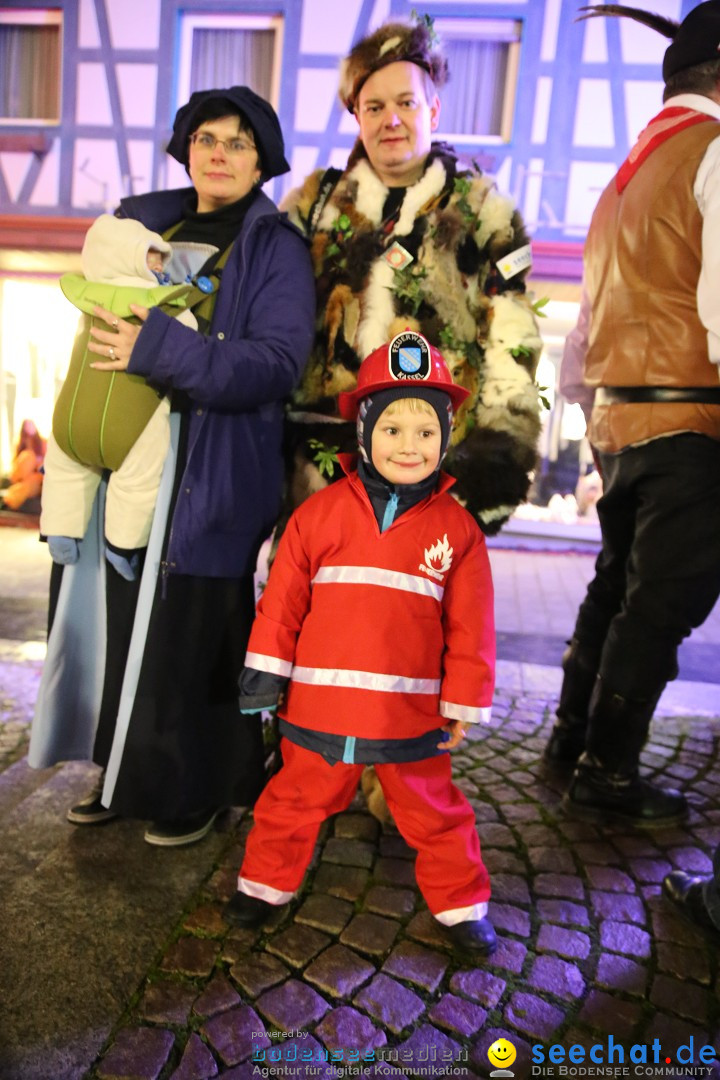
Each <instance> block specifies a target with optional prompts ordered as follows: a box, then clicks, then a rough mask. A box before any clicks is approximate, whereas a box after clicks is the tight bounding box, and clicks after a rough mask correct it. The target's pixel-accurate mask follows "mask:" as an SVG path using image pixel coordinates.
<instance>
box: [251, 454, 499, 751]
mask: <svg viewBox="0 0 720 1080" xmlns="http://www.w3.org/2000/svg"><path fill="white" fill-rule="evenodd" d="M452 484H453V480H452V478H451V477H449V476H447V475H445V474H441V480H440V483H439V485H438V489H437V490H436V491H435V492H433V494H432V495H430V496H429V498H427V499H425V500H423V501H422V502H419V503H417V504H416V505H415V506H413V507H411V508H410V509H409V510H407V511H406V512H405V513H403V514H402V515H401V516H400V517H398V518H397V519H396V520H395V521H394V522H393V524H392V525H391V526H390V527H389V528H388V529H386V530H385V531H384V532H383V533H381V532H380V529H379V527H378V524H377V521H376V519H375V515H374V513H373V510H372V507H371V504H370V500H369V498H368V496H367V493H366V491H365V488H364V487H363V484H362V482H361V481H360V479H359V477H358V475H357V472H351V473H350V474H349V475H348V476H347V477H345V478H344V479H342V480H340V481H338V482H337V483H335V484H331V485H330V486H329V487H328V488H326V489H324V490H323V491H320V492H318V493H317V494H315V495H313V496H312V497H311V498H310V499H308V500H307V501H306V502H304V503H303V504H302V505H301V506H300V507H299V509H298V510H296V511H295V513H294V514H293V516H292V518H291V519H290V522H289V524H288V527H287V529H286V531H285V533H284V535H283V538H282V540H281V542H280V545H279V548H278V553H277V558H276V559H275V562H274V564H273V567H272V572H271V574H270V578H269V581H268V584H267V587H266V589H265V591H264V593H263V596H262V599H261V601H260V604H259V606H258V615H257V618H256V620H255V623H254V626H253V630H252V634H251V636H250V642H249V645H248V653H247V656H246V658H245V664H246V666H247V667H249V668H253V669H256V670H259V671H266V672H270V673H272V674H275V675H280V676H285V677H289V678H290V683H289V685H288V692H287V697H286V701H285V704H284V706H283V707H282V708H281V709H280V715H281V716H282V717H284V718H285V719H287V720H288V721H289V722H290V723H292V724H295V725H297V726H299V727H304V728H309V729H311V730H315V731H323V732H329V733H332V734H337V735H347V736H356V737H362V738H367V739H384V738H387V739H406V738H412V737H414V736H418V735H422V734H424V733H425V732H427V731H431V730H432V729H433V728H436V727H437V726H438V722H439V721H438V717H439V716H442V717H445V718H447V719H458V720H463V721H466V722H477V721H480V720H488V719H489V716H490V705H491V701H492V693H493V685H494V676H495V630H494V619H493V588H492V578H491V573H490V563H489V560H488V555H487V549H486V547H485V540H484V537H483V535H482V533H481V532H480V529H479V528H478V526H477V525H476V524H475V522H474V520H473V519H472V517H471V516H470V514H469V513H468V512H467V511H466V510H464V509H463V508H462V507H461V506H460V505H459V504H458V503H457V502H456V501H455V499H453V498H452V497H451V496H450V495H448V494H447V489H448V488H449V487H450V486H451V485H452Z"/></svg>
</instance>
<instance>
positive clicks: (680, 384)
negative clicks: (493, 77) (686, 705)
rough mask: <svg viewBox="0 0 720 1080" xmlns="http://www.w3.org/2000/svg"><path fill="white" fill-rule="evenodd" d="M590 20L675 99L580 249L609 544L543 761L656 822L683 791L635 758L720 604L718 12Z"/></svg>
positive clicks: (590, 804)
mask: <svg viewBox="0 0 720 1080" xmlns="http://www.w3.org/2000/svg"><path fill="white" fill-rule="evenodd" d="M586 10H589V11H590V14H591V15H627V16H630V17H631V18H633V19H637V20H638V21H640V22H643V23H646V24H647V25H650V26H652V27H654V28H655V29H657V30H659V31H660V32H661V33H663V34H665V35H666V36H668V37H670V38H672V44H671V45H670V46H669V48H668V49H667V51H666V53H665V58H664V62H663V78H664V80H665V92H664V102H665V107H664V108H663V110H662V111H661V112H660V113H659V115H658V116H656V117H655V118H654V119H653V120H651V121H650V123H649V124H648V126H647V127H646V128H645V130H644V131H643V132H642V133H641V135H640V137H639V139H638V141H637V143H636V144H635V146H634V147H633V149H632V150H631V151H630V154H629V155H628V158H627V160H626V161H625V163H624V164H623V165H622V166H621V168H620V170H619V172H618V173H617V175H616V176H615V178H614V179H613V180H612V181H611V182H610V184H609V185H608V187H607V188H606V189H605V191H604V192H603V193H602V195H601V196H600V200H599V202H598V205H597V208H596V210H595V213H594V215H593V218H592V222H591V224H590V230H589V233H588V238H587V244H586V247H585V285H586V293H587V305H586V310H585V311H584V312H583V313H582V320H583V321H584V322H585V324H586V331H585V337H586V347H585V357H584V376H585V382H586V383H587V384H588V385H589V386H590V387H592V388H594V403H593V409H592V414H591V419H590V431H589V435H590V440H591V442H592V444H593V447H594V450H595V453H596V458H597V461H598V463H599V467H600V469H601V471H602V474H603V484H604V495H603V497H602V498H601V499H600V500H599V502H598V504H597V511H598V517H599V520H600V526H601V530H602V550H601V553H600V556H599V558H598V561H597V564H596V574H595V577H594V579H593V581H592V582H591V583H590V585H589V586H588V591H587V596H586V597H585V600H584V601H583V603H582V605H581V607H580V611H579V614H578V618H577V622H576V625H575V630H574V633H573V639H572V641H571V643H570V647H569V649H568V651H567V653H566V655H565V658H564V663H563V667H564V670H565V677H564V681H563V686H562V691H561V695H560V703H559V706H558V711H557V716H558V720H557V723H556V726H555V730H554V732H553V735H552V738H551V741H550V744H549V746H548V747H547V749H546V757H547V758H549V759H550V760H551V761H552V762H555V763H565V764H573V763H575V761H577V768H576V771H575V773H574V776H573V779H572V781H571V784H570V789H569V792H568V796H567V802H568V804H569V806H570V807H572V808H573V809H574V811H575V812H576V813H579V814H581V815H583V816H585V817H590V818H593V819H597V820H600V821H603V822H604V821H606V820H610V819H618V820H621V821H625V822H630V823H632V824H636V825H644V826H646V827H652V826H655V827H661V826H663V825H666V824H668V823H671V822H673V821H677V820H678V819H680V818H681V817H682V816H683V815H684V814H685V812H686V804H685V799H684V797H683V796H682V795H681V794H679V793H678V792H677V791H672V790H668V789H665V788H663V787H661V786H660V785H655V784H650V783H649V782H648V781H646V780H644V779H642V778H641V777H640V775H639V773H638V762H639V759H640V753H641V751H642V749H643V746H644V745H645V741H646V739H647V734H648V730H649V726H650V722H651V719H652V715H653V711H654V708H655V705H656V704H657V701H658V699H659V697H660V695H661V693H662V691H663V689H664V688H665V685H666V683H667V682H668V681H669V680H671V679H674V678H675V677H676V676H677V674H678V666H677V650H678V646H679V644H680V642H681V641H682V640H683V638H685V637H686V636H687V635H688V634H689V633H690V632H691V630H692V629H693V628H695V627H697V626H700V625H701V623H702V622H704V620H705V619H706V618H707V616H708V615H709V614H710V612H711V611H712V609H713V606H714V605H715V602H716V600H717V598H718V595H719V594H720V545H719V544H718V536H720V380H719V378H718V365H719V364H720V260H719V258H718V236H720V53H719V51H718V50H719V49H720V2H719V0H711V2H709V3H703V4H700V5H699V6H698V7H696V8H694V9H693V10H692V11H691V12H690V13H689V14H688V15H687V17H686V18H685V19H684V21H683V22H682V23H681V24H678V23H676V22H673V21H671V20H669V19H665V18H662V17H661V16H658V15H651V14H649V13H647V12H643V11H639V10H638V9H636V8H626V7H621V6H620V5H617V4H598V5H593V7H592V8H590V9H586ZM586 17H589V16H586ZM583 751H584V752H583ZM581 752H582V756H580V757H579V760H577V759H578V756H579V755H580V754H581Z"/></svg>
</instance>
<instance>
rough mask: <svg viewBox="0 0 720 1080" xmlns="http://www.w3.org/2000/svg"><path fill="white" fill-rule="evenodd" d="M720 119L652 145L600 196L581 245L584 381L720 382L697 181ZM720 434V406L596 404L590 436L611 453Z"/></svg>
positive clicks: (628, 383) (645, 383) (593, 383)
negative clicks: (706, 299)
mask: <svg viewBox="0 0 720 1080" xmlns="http://www.w3.org/2000/svg"><path fill="white" fill-rule="evenodd" d="M718 135H720V124H719V123H718V121H716V120H713V119H712V118H708V122H707V123H700V124H697V125H696V126H694V127H690V128H686V129H685V130H684V131H680V132H677V133H676V134H674V135H672V136H671V137H670V138H669V139H667V140H666V141H665V142H664V143H662V144H661V145H660V146H659V147H657V148H656V149H655V150H654V151H653V152H652V153H651V154H650V157H649V158H648V159H647V161H646V162H644V164H642V165H641V166H640V168H639V169H638V171H637V173H636V174H635V176H634V177H633V178H632V179H631V180H630V182H629V184H628V185H627V187H626V188H625V189H624V190H623V192H622V193H621V194H619V193H618V191H617V188H616V185H615V180H614V179H613V180H612V181H611V182H610V184H609V185H608V186H607V187H606V188H605V191H604V192H603V193H602V195H601V196H600V201H599V203H598V205H597V208H596V210H595V213H594V215H593V219H592V222H591V224H590V231H589V233H588V238H587V244H586V247H585V281H586V287H587V290H588V295H589V297H590V303H591V308H592V325H591V330H590V341H589V348H588V353H587V357H586V361H585V381H586V382H587V383H588V384H589V385H590V386H680V387H688V386H715V387H717V386H720V378H719V374H718V365H717V364H713V363H711V362H710V360H709V359H708V346H707V332H706V330H705V328H704V326H703V325H702V323H701V322H700V319H699V317H698V313H697V284H698V280H699V277H700V252H701V232H702V216H701V214H700V211H699V210H698V206H697V203H696V201H695V198H694V196H693V183H694V180H695V175H696V173H697V170H698V167H699V165H700V162H701V161H702V159H703V157H704V155H705V151H706V150H707V148H708V146H709V144H710V143H711V142H712V140H713V139H715V138H717V137H718ZM681 431H693V432H700V433H702V434H704V435H709V436H710V437H711V438H714V439H720V405H699V404H693V403H679V402H672V403H669V402H668V403H665V402H663V403H659V402H653V403H651V404H643V403H639V402H633V403H631V404H612V405H596V406H595V407H594V409H593V414H592V421H591V424H590V440H591V442H592V443H593V445H594V446H596V447H597V448H598V449H599V450H605V451H608V452H610V453H615V452H617V451H619V450H622V449H623V448H624V447H627V446H631V445H634V444H636V443H641V442H646V441H647V440H648V439H654V438H656V437H657V436H659V435H669V434H672V433H676V432H681Z"/></svg>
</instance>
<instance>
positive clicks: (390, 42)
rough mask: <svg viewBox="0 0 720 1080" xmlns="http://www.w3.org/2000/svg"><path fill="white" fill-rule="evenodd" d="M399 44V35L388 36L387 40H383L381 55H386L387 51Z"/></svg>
mask: <svg viewBox="0 0 720 1080" xmlns="http://www.w3.org/2000/svg"><path fill="white" fill-rule="evenodd" d="M399 44H400V38H399V37H391V38H388V39H387V41H383V43H382V45H381V46H380V56H384V55H385V53H386V52H390V50H391V49H394V48H395V46H396V45H399Z"/></svg>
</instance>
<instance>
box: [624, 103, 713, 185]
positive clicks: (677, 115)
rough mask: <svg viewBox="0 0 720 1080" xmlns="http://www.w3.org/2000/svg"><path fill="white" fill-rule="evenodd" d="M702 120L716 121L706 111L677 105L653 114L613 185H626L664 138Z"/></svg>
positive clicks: (700, 122)
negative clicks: (655, 114)
mask: <svg viewBox="0 0 720 1080" xmlns="http://www.w3.org/2000/svg"><path fill="white" fill-rule="evenodd" d="M704 121H712V122H714V123H717V121H716V120H714V118H713V117H712V116H708V114H707V113H702V112H697V111H696V110H695V109H684V108H682V106H678V105H673V106H672V108H669V109H663V111H662V112H661V113H658V115H657V116H654V117H653V119H652V120H651V121H650V123H649V124H648V126H647V127H646V128H644V130H643V131H641V132H640V135H639V137H638V141H637V142H636V143H635V145H634V146H633V148H632V150H631V151H630V153H629V154H628V156H627V158H626V159H625V161H624V162H623V164H622V165H621V166H620V168H619V169H618V171H617V174H616V176H615V186H616V187H617V190H618V192H621V191H622V190H623V188H625V187H627V185H628V184H629V183H630V181H631V180H632V178H633V176H634V175H635V173H636V172H637V171H638V169H639V168H640V166H641V165H642V163H643V162H644V161H646V160H647V158H648V157H649V156H650V154H652V152H653V150H656V149H657V147H658V146H661V145H662V144H663V143H664V142H665V140H666V139H669V138H671V136H673V135H676V134H677V133H678V132H679V131H684V130H685V128H688V127H692V126H693V125H694V124H702V123H703V122H704Z"/></svg>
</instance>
